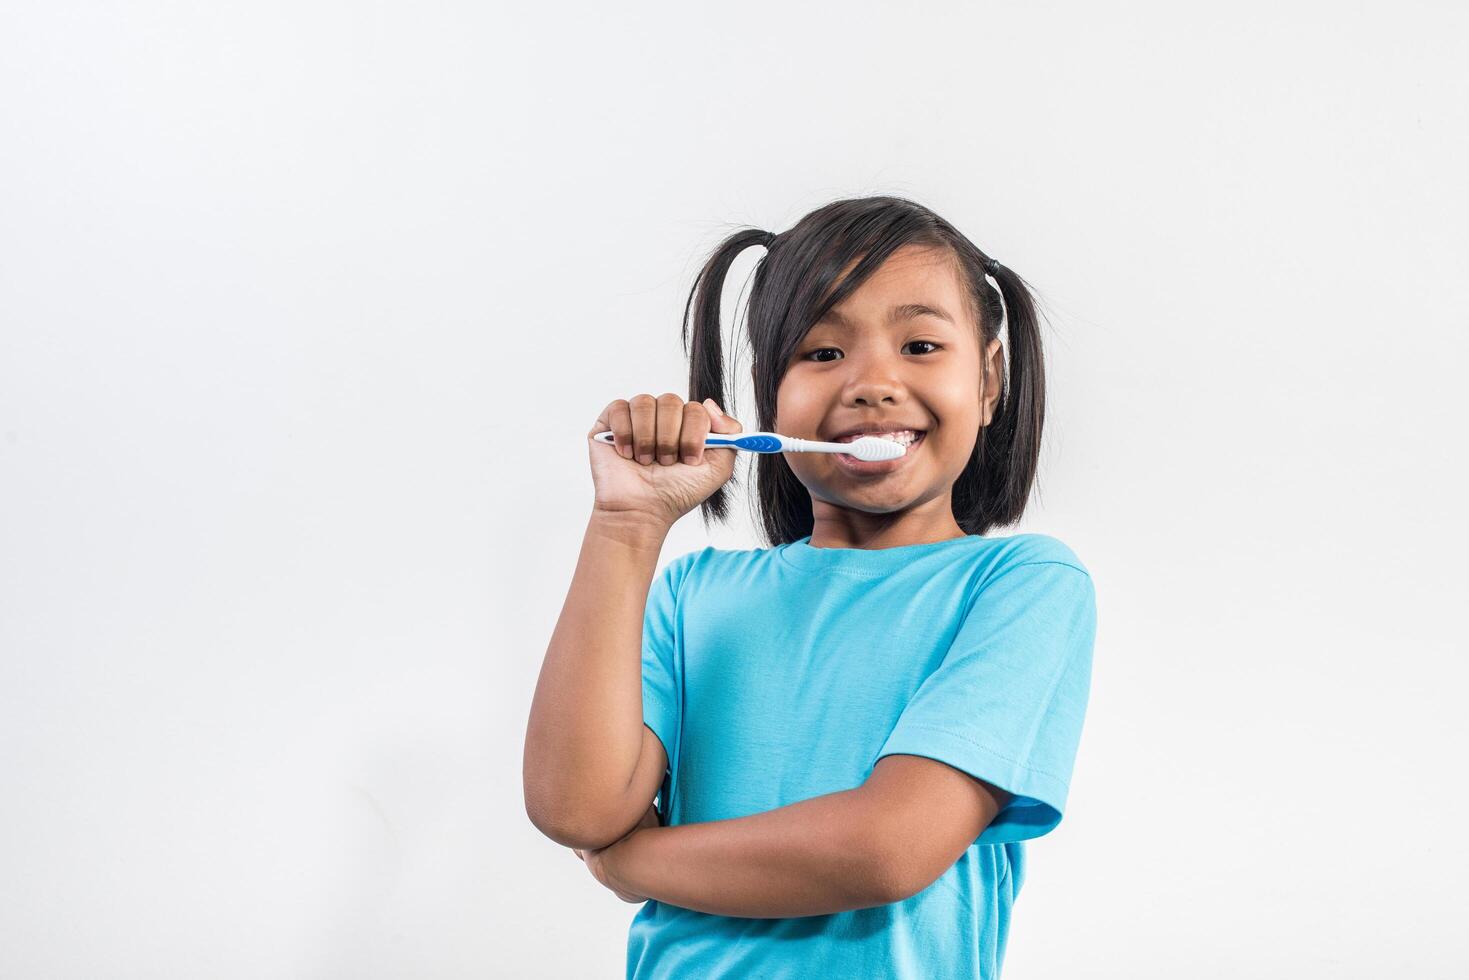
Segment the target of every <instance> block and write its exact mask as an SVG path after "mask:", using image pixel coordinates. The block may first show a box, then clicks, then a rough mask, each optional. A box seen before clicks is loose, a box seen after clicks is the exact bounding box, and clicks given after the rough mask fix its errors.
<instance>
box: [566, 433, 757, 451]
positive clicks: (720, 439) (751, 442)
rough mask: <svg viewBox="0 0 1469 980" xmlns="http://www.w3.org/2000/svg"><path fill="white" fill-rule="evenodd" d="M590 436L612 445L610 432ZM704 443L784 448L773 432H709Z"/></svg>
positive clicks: (725, 445) (747, 447)
mask: <svg viewBox="0 0 1469 980" xmlns="http://www.w3.org/2000/svg"><path fill="white" fill-rule="evenodd" d="M592 438H593V439H595V440H597V441H598V442H605V443H606V444H607V445H609V446H611V445H614V442H613V439H612V433H611V432H598V433H597V434H596V435H594V436H592ZM704 445H705V446H715V447H725V448H729V449H744V450H747V451H748V452H752V453H778V452H783V451H784V450H785V443H783V442H782V441H781V437H780V436H778V435H776V434H775V433H773V432H739V433H734V434H732V435H714V434H712V433H711V434H710V435H708V436H706V437H705V438H704Z"/></svg>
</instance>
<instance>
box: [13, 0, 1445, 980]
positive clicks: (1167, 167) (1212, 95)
mask: <svg viewBox="0 0 1469 980" xmlns="http://www.w3.org/2000/svg"><path fill="white" fill-rule="evenodd" d="M1466 19H1469V18H1466V14H1465V11H1464V8H1463V7H1462V5H1450V4H1447V3H1433V4H1428V3H1393V4H1377V5H1346V6H1343V5H1332V4H1326V3H1284V4H1282V3H1272V4H1247V5H1245V6H1240V5H1229V6H1212V7H1205V6H1201V5H1177V4H1166V3H1139V4H1127V5H1099V4H1087V3H1046V4H1026V5H1014V4H1004V5H1001V4H990V5H975V4H959V3H917V4H904V5H898V4H871V3H853V2H850V0H849V2H846V3H842V4H819V5H817V4H811V5H802V4H790V3H779V4H773V3H750V4H738V5H728V4H726V5H718V6H714V5H710V6H703V7H701V6H697V5H694V6H691V5H687V4H678V5H675V4H666V5H664V4H659V5H643V6H639V7H632V8H629V7H626V6H617V5H611V6H609V5H594V4H583V5H574V6H570V7H568V6H564V5H552V6H547V7H540V8H535V7H531V6H528V5H521V6H517V7H505V6H496V5H485V4H468V3H439V4H424V3H391V2H389V3H377V4H370V5H362V4H349V3H344V2H338V3H322V2H306V3H300V2H297V3H289V4H287V3H260V2H252V3H210V4H202V5H198V4H181V3H161V2H153V3H144V2H137V0H128V2H117V3H109V4H99V3H76V2H47V3H41V2H34V0H32V2H18V3H9V4H6V5H4V6H3V8H0V753H3V755H0V882H4V888H3V889H0V977H3V978H5V980H12V978H13V980H51V978H114V977H116V978H134V977H136V978H170V980H171V978H179V980H184V978H189V980H192V978H199V977H210V978H220V980H233V978H242V980H243V978H252V980H257V978H332V980H336V978H342V980H349V978H350V980H379V978H433V980H437V978H445V980H459V978H484V977H515V978H523V977H577V978H582V977H604V978H612V977H620V976H622V971H623V966H624V962H623V956H624V948H625V947H624V941H625V936H626V928H627V924H628V922H629V921H630V920H631V918H632V915H633V913H634V911H635V908H634V907H633V906H630V905H625V904H623V903H621V902H619V901H618V900H617V899H616V898H615V897H614V896H613V895H611V894H610V893H609V892H606V891H604V890H603V889H601V888H600V887H599V886H597V885H596V884H595V882H593V881H592V879H591V878H590V876H589V875H588V874H587V873H586V871H585V870H584V868H583V867H582V865H581V862H580V861H578V860H577V859H576V858H575V856H573V855H572V854H571V853H570V852H569V851H567V850H566V849H564V848H561V847H558V846H557V845H554V844H552V843H551V842H549V841H547V840H545V839H544V838H542V837H541V836H540V835H539V834H538V833H537V832H536V831H535V829H534V828H533V827H532V826H531V825H530V823H529V821H528V820H527V818H526V816H525V812H524V809H523V801H522V796H521V782H520V780H521V751H522V746H523V739H524V733H525V721H526V717H527V712H528V710H529V704H530V698H531V694H532V691H533V688H534V684H535V680H536V676H537V673H538V670H539V666H540V661H541V657H542V655H543V653H544V651H545V646H546V643H547V641H548V640H549V637H550V633H551V630H552V627H553V625H554V623H555V621H556V618H557V616H558V614H559V611H560V608H561V603H562V600H563V598H564V596H565V590H566V588H567V586H568V584H569V582H570V577H571V572H572V569H573V567H574V564H575V561H576V556H577V549H578V547H579V544H580V540H581V534H582V530H583V528H584V526H585V520H586V516H587V513H588V509H589V507H590V503H591V479H590V476H589V473H588V468H587V456H586V453H587V450H586V447H585V445H584V435H585V433H586V431H587V430H588V428H589V427H590V426H591V424H592V423H593V422H594V421H595V419H596V416H597V413H598V411H599V410H600V409H601V408H602V407H603V406H604V405H605V404H606V403H607V402H608V401H610V400H611V399H613V398H616V397H629V396H631V395H632V394H636V393H638V392H643V391H646V392H649V393H652V394H659V393H661V392H663V391H674V392H679V393H683V394H686V393H687V387H686V386H687V372H686V369H685V365H684V361H683V355H682V351H681V349H680V347H679V342H678V336H679V317H680V314H681V313H682V310H683V303H684V299H685V297H686V293H687V290H688V288H689V286H690V283H691V280H692V276H693V274H694V273H695V271H696V270H697V269H698V266H699V263H700V262H701V261H702V259H703V258H704V257H705V256H706V255H707V254H708V252H709V250H710V249H711V248H712V247H713V246H714V244H715V243H716V242H718V241H719V240H720V238H722V237H723V235H725V234H726V233H728V232H729V231H731V230H733V229H734V228H736V227H739V226H742V225H756V226H759V227H762V228H766V229H769V230H772V231H777V232H779V231H783V230H785V229H786V228H788V227H789V226H790V225H791V223H793V222H794V221H795V220H796V219H797V218H799V217H800V216H801V215H802V214H804V213H805V212H806V211H808V210H810V209H811V208H814V207H816V206H819V205H820V204H823V203H825V202H827V201H829V200H831V199H834V198H837V197H846V196H855V195H861V194H872V193H892V194H899V195H903V196H908V197H912V198H914V199H916V200H919V201H920V202H922V203H925V204H927V205H929V206H931V207H933V208H935V209H936V210H937V211H938V212H939V213H941V214H943V215H945V216H946V217H948V218H949V219H950V220H952V221H953V222H955V223H956V224H957V225H958V226H959V227H960V228H961V229H962V230H963V231H964V232H966V233H967V234H968V235H969V236H970V237H971V238H972V239H973V240H974V241H975V242H976V243H977V244H978V245H979V246H980V247H981V248H983V249H984V250H986V251H988V252H990V253H992V254H994V255H995V256H997V257H998V258H999V259H1000V261H1002V262H1004V263H1006V264H1007V265H1009V266H1011V267H1012V268H1014V269H1015V270H1016V271H1017V272H1019V273H1020V274H1021V275H1022V276H1025V277H1026V278H1028V279H1029V280H1030V281H1031V282H1032V283H1034V285H1035V286H1036V289H1037V290H1038V292H1039V294H1040V298H1041V301H1042V304H1043V307H1044V309H1045V310H1046V312H1047V313H1048V314H1049V316H1050V327H1049V328H1048V329H1047V333H1046V338H1047V344H1048V348H1047V355H1048V360H1049V370H1050V401H1049V406H1048V407H1049V415H1048V429H1047V435H1046V440H1047V441H1046V445H1045V453H1044V460H1043V468H1042V473H1041V489H1040V493H1039V494H1038V496H1037V497H1036V500H1035V503H1034V504H1033V507H1032V510H1031V511H1030V512H1029V514H1028V515H1027V519H1026V521H1025V522H1024V523H1023V524H1022V525H1020V526H1017V527H1014V528H1010V529H1006V531H1005V532H1003V533H1016V532H1020V531H1043V532H1046V533H1050V534H1054V535H1056V536H1058V537H1060V538H1062V539H1063V540H1064V541H1066V542H1067V543H1068V544H1070V545H1071V546H1072V547H1073V548H1075V549H1076V551H1077V552H1078V554H1079V555H1080V556H1081V557H1082V559H1083V560H1084V561H1085V562H1086V563H1087V564H1088V565H1089V567H1090V568H1091V569H1092V572H1093V574H1094V577H1095V580H1096V584H1097V589H1098V599H1099V610H1100V611H1099V628H1098V642H1097V650H1096V656H1095V674H1094V686H1093V690H1092V701H1091V706H1090V710H1089V714H1088V720H1087V726H1086V729H1085V731H1084V734H1083V739H1082V745H1081V750H1080V754H1079V756H1078V760H1077V769H1076V776H1075V780H1074V783H1073V786H1072V792H1071V799H1070V806H1069V809H1068V812H1067V815H1066V819H1065V820H1064V821H1063V823H1062V825H1061V827H1060V828H1058V829H1057V830H1056V832H1054V833H1053V834H1051V835H1050V836H1048V837H1045V838H1042V839H1040V840H1038V841H1036V842H1033V844H1032V845H1031V847H1030V851H1029V853H1030V858H1031V862H1032V863H1031V869H1032V871H1031V875H1030V877H1029V879H1028V880H1027V883H1026V887H1025V889H1024V891H1023V893H1022V895H1021V898H1020V900H1019V902H1018V904H1017V906H1016V918H1015V922H1014V927H1013V930H1012V933H1011V937H1010V948H1009V953H1008V956H1007V962H1006V976H1007V977H1009V978H1013V980H1027V978H1029V980H1038V978H1063V977H1066V978H1069V977H1097V978H1129V980H1139V978H1158V980H1165V978H1175V977H1180V976H1188V977H1192V978H1198V980H1205V978H1234V977H1244V976H1248V977H1282V978H1292V980H1294V978H1301V977H1361V978H1376V977H1383V976H1413V977H1419V978H1432V977H1457V976H1463V975H1465V973H1466V970H1469V948H1466V940H1465V938H1464V936H1465V933H1464V931H1463V930H1462V928H1461V926H1462V923H1463V921H1464V919H1465V917H1466V913H1469V908H1466V900H1465V898H1464V891H1463V888H1462V887H1461V885H1460V883H1461V881H1462V880H1463V879H1464V877H1465V873H1466V871H1469V866H1466V865H1469V862H1466V847H1465V844H1464V838H1463V835H1462V833H1461V830H1460V826H1459V824H1460V821H1458V820H1455V819H1452V818H1453V817H1454V816H1455V815H1458V814H1462V813H1463V811H1464V809H1465V805H1466V803H1469V794H1466V792H1465V789H1464V786H1463V781H1462V780H1461V779H1460V778H1459V777H1456V776H1454V775H1453V774H1454V773H1455V772H1461V771H1462V769H1463V763H1462V759H1461V756H1462V755H1463V751H1464V749H1465V747H1466V734H1469V733H1466V724H1465V721H1464V717H1465V712H1464V711H1463V708H1462V705H1461V702H1462V700H1463V698H1464V692H1465V686H1466V681H1469V672H1466V668H1465V655H1466V653H1469V650H1466V643H1465V640H1464V622H1465V620H1464V608H1465V607H1464V598H1463V597H1464V590H1465V585H1466V581H1465V575H1464V572H1463V571H1462V568H1463V555H1464V553H1465V551H1466V545H1469V540H1466V537H1469V535H1466V520H1465V516H1464V510H1463V501H1464V500H1465V499H1466V489H1469V488H1466V480H1465V472H1464V462H1463V454H1464V447H1465V440H1464V438H1463V435H1462V427H1463V423H1464V421H1465V413H1464V411H1463V407H1462V397H1463V396H1462V391H1463V387H1462V384H1461V381H1462V375H1463V372H1464V370H1465V368H1464V365H1465V364H1466V362H1469V357H1466V355H1469V341H1466V326H1469V323H1466V319H1469V318H1466V315H1465V313H1466V302H1465V286H1464V282H1465V278H1464V274H1463V269H1464V267H1465V265H1466V263H1469V246H1466V241H1465V232H1464V228H1465V227H1466V223H1469V206H1466V205H1469V201H1466V191H1465V182H1464V181H1463V179H1462V176H1461V171H1462V168H1463V166H1464V161H1465V160H1466V159H1469V136H1466V134H1469V126H1466V111H1465V106H1466V104H1469V80H1466V71H1465V69H1464V67H1463V60H1462V57H1461V55H1462V50H1461V49H1462V41H1463V38H1464V37H1466V36H1469V29H1466V28H1469V24H1466ZM761 254H762V252H761V250H759V249H753V250H751V252H750V253H749V256H748V258H742V264H740V265H737V266H736V269H735V270H734V273H733V274H732V276H731V279H730V282H731V283H732V284H735V285H736V286H738V285H741V284H743V283H744V281H745V278H746V276H747V275H748V273H749V271H750V270H751V269H752V268H753V263H754V262H755V261H756V260H757V259H758V257H759V255H761ZM733 292H734V290H731V294H730V296H729V298H730V300H731V303H732V302H733V299H734V296H733ZM729 329H731V330H732V329H733V324H732V323H731V325H730V327H729ZM748 363H749V361H748V356H743V358H742V361H741V365H742V370H745V371H747V369H748ZM732 411H733V413H734V414H735V415H736V416H737V417H741V418H742V420H743V419H749V420H753V417H754V416H753V405H752V403H751V400H750V398H749V395H748V391H747V390H746V391H744V392H742V393H741V395H740V397H739V398H738V399H737V400H736V402H735V404H734V405H733V406H732ZM747 427H748V426H747ZM736 517H737V520H736V521H734V522H733V523H732V524H731V525H730V526H728V527H716V528H713V529H711V530H706V529H705V528H704V527H703V525H702V523H701V521H700V520H699V517H698V514H697V512H695V513H693V514H691V515H690V516H689V517H687V518H685V519H684V520H683V521H682V522H680V524H679V525H678V526H677V527H676V528H675V529H674V532H673V534H672V535H671V537H670V539H669V541H668V544H667V549H666V551H665V554H664V559H665V561H666V560H668V559H670V558H672V557H676V556H677V555H679V554H682V553H684V552H687V551H690V550H696V549H698V548H701V547H703V546H704V545H706V544H715V545H718V546H721V547H752V546H755V544H756V539H755V535H754V531H753V528H752V526H751V524H750V522H749V519H748V515H747V513H746V511H745V508H744V507H743V506H741V507H737V508H736Z"/></svg>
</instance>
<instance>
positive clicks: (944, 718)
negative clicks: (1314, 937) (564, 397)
mask: <svg viewBox="0 0 1469 980" xmlns="http://www.w3.org/2000/svg"><path fill="white" fill-rule="evenodd" d="M750 245H764V246H765V247H766V249H767V254H766V255H765V256H764V258H763V261H762V262H761V264H760V266H759V268H758V269H757V271H756V273H755V277H754V285H753V288H752V290H751V294H750V303H749V311H748V328H747V329H748V332H749V336H750V342H751V346H752V348H753V350H754V361H753V364H752V366H751V370H752V372H753V377H754V388H755V397H756V413H757V418H758V425H757V429H759V430H772V431H776V432H780V433H782V434H784V435H792V436H798V437H803V438H807V439H819V440H828V441H836V440H848V439H851V438H855V437H857V436H858V435H860V434H863V433H869V432H880V433H885V434H886V435H885V437H886V438H894V439H897V440H899V441H901V442H904V443H906V444H907V447H908V448H907V451H906V454H905V455H903V456H902V457H900V458H898V459H896V460H891V461H887V462H881V463H864V462H859V461H857V460H855V459H854V458H852V457H850V456H847V455H843V454H835V455H833V454H826V453H789V454H781V453H775V454H768V455H767V454H760V455H758V456H757V457H755V459H756V466H757V499H758V504H759V517H760V520H761V522H762V524H763V530H764V534H765V536H766V538H767V539H768V541H767V544H768V547H764V548H757V549H751V550H739V551H735V550H722V549H716V548H704V549H703V550H701V551H698V552H692V553H689V554H685V555H683V556H681V557H679V558H676V559H674V560H672V561H671V562H669V563H668V565H667V566H666V567H665V568H664V569H663V571H662V572H661V573H656V567H657V561H658V557H659V551H660V547H661V545H662V543H663V540H664V537H665V535H666V534H667V532H668V529H669V528H670V527H671V526H672V525H673V523H674V522H675V521H676V520H678V519H679V518H680V517H681V516H683V515H684V514H685V513H687V512H688V511H690V510H692V509H693V508H694V507H695V506H701V507H702V509H703V516H704V518H705V520H706V522H707V521H708V519H709V518H710V517H714V518H720V519H722V518H723V517H724V516H725V514H726V512H727V509H728V499H727V496H726V484H727V483H728V482H729V481H730V480H731V477H732V476H733V471H734V455H735V452H734V451H733V450H729V449H712V448H711V449H705V447H704V438H705V436H706V435H708V434H709V433H710V432H715V433H731V432H742V431H744V429H743V427H742V425H741V424H740V423H739V422H738V421H736V420H735V419H734V418H731V417H730V416H728V415H726V414H724V413H723V412H722V411H721V409H720V405H719V403H720V402H721V401H723V400H724V394H725V376H724V369H723V365H722V355H721V350H720V315H719V314H720V309H719V307H720V295H721V293H722V291H723V287H724V277H725V274H726V272H727V270H728V269H729V267H730V264H731V262H733V260H734V258H735V257H736V255H738V254H739V253H740V252H741V251H743V250H744V249H745V248H747V247H748V246H750ZM992 281H993V283H994V285H992V284H991V283H992ZM996 286H998V290H997V289H996ZM689 307H690V308H692V309H693V311H694V317H693V327H694V330H693V338H692V339H693V343H692V347H691V349H690V347H689V344H688V339H689V334H688V327H689V318H688V309H686V310H685V334H684V339H685V348H686V349H688V350H689V352H690V360H691V362H692V364H691V372H690V381H689V387H690V401H688V402H687V403H685V402H684V400H683V399H681V398H679V397H678V396H677V395H673V394H665V395H663V396H661V397H659V398H656V399H655V398H654V397H652V396H651V395H646V394H644V395H638V396H636V397H633V398H631V399H627V400H623V399H618V400H616V401H614V402H612V403H611V404H610V405H608V406H607V407H606V409H604V410H603V412H602V414H601V416H600V417H599V418H598V419H597V422H596V424H595V425H593V426H592V428H591V431H590V432H589V433H588V436H589V437H590V436H592V435H595V434H596V433H598V432H602V431H605V430H608V429H610V430H611V431H612V432H613V434H614V437H615V445H614V446H609V445H605V444H602V443H599V442H596V441H594V440H591V439H590V438H589V440H588V441H589V452H590V461H591V470H592V477H593V482H594V484H595V487H596V491H595V501H594V505H593V509H592V515H591V518H590V520H589V522H588V525H587V529H586V534H585V537H584V540H583V544H582V551H581V556H580V560H579V561H578V564H577V568H576V572H575V574H574V576H573V580H572V584H571V590H570V593H569V595H568V596H567V600H566V604H565V606H564V608H563V610H562V613H561V617H560V620H559V621H558V623H557V625H556V629H555V632H554V634H553V636H552V639H551V644H550V647H549V649H548V650H547V653H546V659H545V662H544V665H543V666H542V669H541V675H540V680H539V682H538V685H537V688H536V693H535V698H534V702H533V704H532V707H531V715H530V721H529V726H528V730H527V736H526V747H525V770H524V780H525V792H526V806H527V812H528V813H529V815H530V818H531V820H532V822H533V823H534V824H535V825H536V826H537V827H538V828H539V829H540V830H541V831H542V832H543V833H545V834H546V835H547V836H549V837H550V838H551V839H552V840H555V841H557V842H559V843H562V844H564V845H566V846H568V847H571V848H573V849H574V850H575V851H576V853H577V855H578V856H579V857H581V858H582V859H583V860H584V861H585V862H586V865H587V867H588V868H589V869H590V870H591V872H592V873H593V875H595V876H596V878H597V880H598V881H600V882H601V883H602V884H604V885H605V886H607V887H608V888H610V889H612V890H613V891H614V892H616V893H617V894H618V895H619V896H620V897H622V898H623V899H624V900H626V901H629V902H642V903H645V904H643V905H642V907H641V908H640V909H639V910H638V912H637V915H636V916H635V917H634V919H633V921H632V924H631V928H630V932H629V945H628V957H627V975H628V976H629V977H632V978H655V977H657V978H661V977H762V978H768V977H805V976H832V977H879V976H882V977H924V978H927V977H984V978H990V977H997V976H999V972H1000V967H1001V964H1002V962H1003V958H1004V952H1005V941H1006V936H1007V933H1008V930H1009V923H1010V911H1011V906H1012V903H1013V902H1014V900H1015V897H1016V895H1017V894H1018V892H1019V891H1020V887H1021V885H1022V883H1023V881H1024V879H1025V852H1024V848H1023V845H1022V841H1025V840H1028V839H1032V838H1035V837H1039V836H1041V835H1042V834H1045V833H1047V832H1048V831H1050V830H1052V829H1053V828H1055V827H1056V825H1057V824H1058V823H1059V822H1060V820H1061V814H1062V810H1063V808H1064V805H1065V802H1066V795H1067V790H1068V787H1069V783H1070V777H1071V772H1072V764H1073V761H1074V759H1075V753H1076V748H1077V742H1078V739H1079V737H1080V734H1081V727H1082V719H1083V715H1084V713H1085V708H1086V703H1087V698H1088V690H1089V686H1090V679H1091V660H1092V644H1093V639H1094V635H1095V629H1096V605H1095V596H1094V592H1093V588H1092V581H1091V578H1090V575H1089V574H1088V571H1087V569H1086V567H1085V566H1084V565H1083V564H1082V563H1081V561H1080V560H1079V559H1078V558H1077V556H1076V555H1075V554H1074V553H1073V552H1072V551H1071V549H1069V548H1068V547H1067V546H1066V545H1065V544H1063V543H1062V542H1061V541H1059V540H1057V539H1056V538H1054V537H1050V536H1048V535H1043V534H1017V535H1011V536H1008V537H1006V536H986V533H985V532H986V531H988V530H990V529H991V528H993V527H995V526H1000V525H1007V524H1012V523H1014V522H1015V521H1017V520H1018V519H1019V518H1020V517H1021V514H1022V512H1023V510H1024V508H1025V504H1026V500H1027V498H1028V496H1029V493H1030V489H1031V484H1032V482H1033V479H1034V476H1035V472H1036V463H1037V457H1038V453H1039V450H1040V437H1041V425H1042V418H1043V414H1044V391H1045V388H1044V384H1043V369H1042V360H1041V343H1040V336H1039V333H1038V330H1037V322H1036V314H1035V305H1034V302H1033V300H1032V297H1031V295H1030V292H1029V290H1028V287H1027V286H1026V284H1025V282H1024V281H1023V280H1022V279H1021V278H1020V277H1019V276H1017V275H1016V274H1015V273H1014V272H1012V271H1011V270H1009V269H1007V268H1005V267H1004V266H1001V265H999V264H998V263H997V262H995V261H994V260H993V259H990V258H988V257H986V256H985V255H984V254H983V253H982V252H980V251H979V250H978V249H977V248H976V247H975V246H974V245H973V244H971V243H970V241H969V240H968V239H967V238H965V237H964V236H963V235H961V234H960V233H959V232H958V231H956V230H955V229H954V228H953V227H952V226H951V225H950V224H949V223H948V222H946V221H945V220H943V219H942V218H941V217H939V216H938V215H936V214H934V213H933V212H932V211H930V210H928V209H927V208H924V207H922V206H920V205H918V204H915V203H913V202H911V201H907V200H903V199H900V198H893V197H870V198H862V199H855V200H842V201H836V202H834V203H831V204H828V205H826V206H824V207H822V208H820V209H818V210H816V211H814V212H812V213H811V214H809V215H807V216H806V217H805V218H803V219H802V220H801V221H800V222H798V223H797V224H796V225H795V227H793V228H792V229H790V230H789V231H786V232H784V233H782V234H779V235H774V234H770V233H768V232H764V231H759V230H746V231H741V232H738V233H736V234H734V235H733V236H731V237H730V238H729V239H728V240H726V241H725V242H724V243H723V244H722V245H721V246H720V247H719V249H718V250H717V251H716V252H715V253H714V255H713V257H712V258H711V259H710V260H709V262H708V264H707V265H706V266H705V268H704V269H703V270H702V272H701V273H700V275H699V276H698V278H697V280H696V281H695V284H694V289H693V291H692V292H691V294H690V297H689ZM1002 323H1004V324H1006V325H1007V326H1008V363H1007V359H1006V356H1005V352H1004V348H1003V347H1002V345H1001V336H1000V334H1001V326H1002ZM1007 367H1008V371H1007V370H1006V368H1007ZM639 651H640V653H639ZM655 795H656V800H655ZM650 804H651V806H650Z"/></svg>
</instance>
